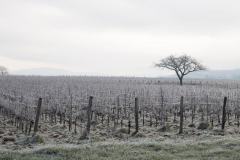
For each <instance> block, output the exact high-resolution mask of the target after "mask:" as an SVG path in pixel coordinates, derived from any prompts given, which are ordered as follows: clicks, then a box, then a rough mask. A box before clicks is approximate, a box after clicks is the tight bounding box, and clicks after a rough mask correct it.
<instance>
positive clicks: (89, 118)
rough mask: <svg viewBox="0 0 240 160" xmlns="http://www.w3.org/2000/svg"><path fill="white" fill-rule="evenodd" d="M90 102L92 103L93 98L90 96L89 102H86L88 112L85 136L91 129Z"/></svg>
mask: <svg viewBox="0 0 240 160" xmlns="http://www.w3.org/2000/svg"><path fill="white" fill-rule="evenodd" d="M92 101H93V96H90V97H89V102H88V110H87V135H89V134H90V128H91V114H92Z"/></svg>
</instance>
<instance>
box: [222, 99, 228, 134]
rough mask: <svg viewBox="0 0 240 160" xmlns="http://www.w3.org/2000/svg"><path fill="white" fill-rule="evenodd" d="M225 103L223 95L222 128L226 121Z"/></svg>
mask: <svg viewBox="0 0 240 160" xmlns="http://www.w3.org/2000/svg"><path fill="white" fill-rule="evenodd" d="M226 105H227V97H224V101H223V112H222V130H224V128H225V122H226Z"/></svg>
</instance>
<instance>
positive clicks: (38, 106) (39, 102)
mask: <svg viewBox="0 0 240 160" xmlns="http://www.w3.org/2000/svg"><path fill="white" fill-rule="evenodd" d="M41 107H42V98H39V99H38V105H37V113H36V118H35V123H34V133H33V135H35V134H36V133H37V131H38V122H39V118H40V112H41Z"/></svg>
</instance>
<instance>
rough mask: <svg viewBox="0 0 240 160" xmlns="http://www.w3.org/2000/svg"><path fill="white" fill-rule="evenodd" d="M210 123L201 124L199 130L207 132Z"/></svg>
mask: <svg viewBox="0 0 240 160" xmlns="http://www.w3.org/2000/svg"><path fill="white" fill-rule="evenodd" d="M208 126H209V125H208V123H207V122H201V123H200V124H199V126H198V129H201V130H205V129H207V128H208Z"/></svg>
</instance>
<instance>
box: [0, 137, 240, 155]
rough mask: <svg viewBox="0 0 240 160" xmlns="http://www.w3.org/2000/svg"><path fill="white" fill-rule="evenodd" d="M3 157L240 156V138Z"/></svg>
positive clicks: (77, 148) (64, 148)
mask: <svg viewBox="0 0 240 160" xmlns="http://www.w3.org/2000/svg"><path fill="white" fill-rule="evenodd" d="M0 159H1V160H76V159H78V160H95V159H96V160H112V159H114V160H127V159H131V160H148V159H149V160H157V159H161V160H164V159H167V160H168V159H174V160H177V159H179V160H180V159H181V160H182V159H189V160H190V159H200V160H205V159H206V160H207V159H211V160H212V159H217V160H221V159H236V160H237V159H240V138H238V137H237V136H235V137H231V136H227V137H224V136H219V137H209V138H204V137H203V138H190V139H187V138H181V137H179V138H178V139H175V140H171V139H166V140H149V139H134V140H129V141H126V142H121V141H120V142H115V141H112V142H111V141H107V142H98V143H92V144H82V145H79V146H69V147H68V146H64V145H62V146H54V147H53V146H45V147H43V148H40V149H35V150H28V151H18V152H13V151H11V152H10V151H9V152H8V151H4V152H3V151H2V152H1V154H0Z"/></svg>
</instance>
